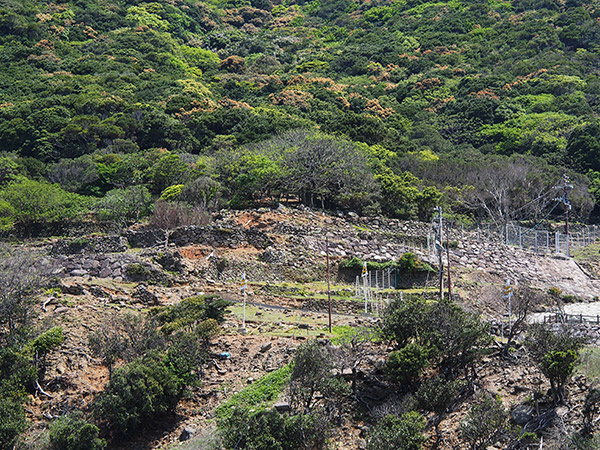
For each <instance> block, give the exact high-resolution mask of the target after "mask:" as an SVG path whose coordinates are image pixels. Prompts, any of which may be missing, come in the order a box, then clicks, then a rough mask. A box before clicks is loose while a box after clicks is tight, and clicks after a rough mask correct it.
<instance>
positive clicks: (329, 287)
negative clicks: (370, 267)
mask: <svg viewBox="0 0 600 450" xmlns="http://www.w3.org/2000/svg"><path fill="white" fill-rule="evenodd" d="M325 250H326V254H327V302H328V306H329V308H328V309H329V333H330V334H331V286H330V281H329V279H330V274H329V238H328V237H327V235H325Z"/></svg>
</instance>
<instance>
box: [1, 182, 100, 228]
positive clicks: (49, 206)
mask: <svg viewBox="0 0 600 450" xmlns="http://www.w3.org/2000/svg"><path fill="white" fill-rule="evenodd" d="M0 199H2V200H3V201H5V202H6V203H8V204H9V205H10V206H11V207H12V209H10V208H7V209H5V210H4V212H5V213H12V216H8V217H6V216H5V217H4V218H3V220H11V221H14V223H15V224H16V225H18V226H21V227H31V226H36V225H38V226H39V225H41V224H45V223H53V222H60V221H65V220H73V219H75V218H76V217H77V215H78V214H79V213H81V212H83V211H85V210H86V209H87V206H88V204H89V201H87V200H86V199H85V198H84V197H82V196H79V195H77V194H72V193H69V192H66V191H63V190H62V189H61V188H60V187H58V186H57V185H54V184H49V183H45V182H39V181H34V180H28V179H24V178H22V179H19V180H18V181H14V182H12V183H10V184H9V185H8V186H6V187H5V188H4V189H2V191H0Z"/></svg>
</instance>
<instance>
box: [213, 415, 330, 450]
mask: <svg viewBox="0 0 600 450" xmlns="http://www.w3.org/2000/svg"><path fill="white" fill-rule="evenodd" d="M327 429H328V422H327V420H326V419H324V418H323V417H322V416H320V415H318V414H315V413H312V414H298V415H291V416H282V415H280V414H279V413H278V412H277V411H275V410H273V409H271V410H265V409H259V410H258V411H252V410H249V409H247V408H238V409H236V410H235V411H234V412H233V414H232V415H231V416H229V417H228V418H227V419H226V420H224V421H222V422H221V423H220V431H221V436H222V437H223V443H224V444H225V448H240V449H246V450H302V449H304V450H319V449H322V448H324V446H325V443H326V439H327Z"/></svg>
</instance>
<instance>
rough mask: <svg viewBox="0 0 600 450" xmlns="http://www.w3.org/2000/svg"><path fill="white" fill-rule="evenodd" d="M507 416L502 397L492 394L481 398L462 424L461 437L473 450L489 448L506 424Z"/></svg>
mask: <svg viewBox="0 0 600 450" xmlns="http://www.w3.org/2000/svg"><path fill="white" fill-rule="evenodd" d="M506 419H507V414H506V411H505V409H504V406H503V405H502V399H501V398H500V396H497V397H496V398H494V397H492V395H490V394H483V395H481V396H480V397H479V399H478V401H477V403H476V404H475V406H473V407H472V408H471V409H470V411H469V413H468V414H467V417H465V418H464V419H463V421H462V422H461V424H460V435H461V437H462V438H463V440H465V441H467V442H469V443H470V444H471V448H472V449H473V450H476V449H483V448H487V446H488V444H492V443H493V442H494V440H493V438H494V437H495V436H496V435H497V433H499V432H500V431H501V430H502V429H503V427H504V424H505V423H506Z"/></svg>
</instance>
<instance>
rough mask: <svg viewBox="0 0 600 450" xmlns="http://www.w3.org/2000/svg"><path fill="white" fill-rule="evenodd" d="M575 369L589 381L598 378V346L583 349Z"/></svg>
mask: <svg viewBox="0 0 600 450" xmlns="http://www.w3.org/2000/svg"><path fill="white" fill-rule="evenodd" d="M575 370H576V371H577V373H580V374H582V375H584V376H585V377H586V378H587V379H588V380H589V381H590V382H594V381H597V380H600V347H587V348H585V349H583V350H582V351H581V355H580V357H579V361H578V363H577V368H576V369H575Z"/></svg>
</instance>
